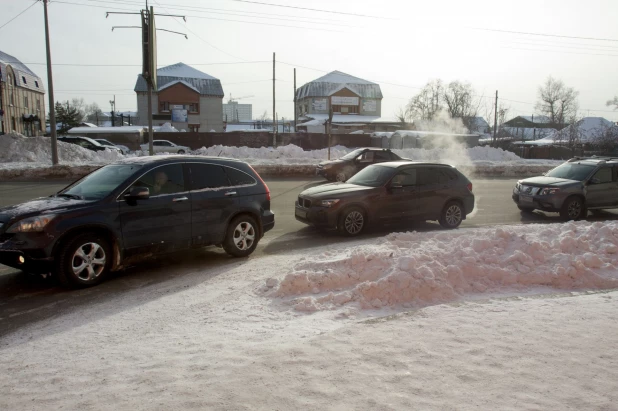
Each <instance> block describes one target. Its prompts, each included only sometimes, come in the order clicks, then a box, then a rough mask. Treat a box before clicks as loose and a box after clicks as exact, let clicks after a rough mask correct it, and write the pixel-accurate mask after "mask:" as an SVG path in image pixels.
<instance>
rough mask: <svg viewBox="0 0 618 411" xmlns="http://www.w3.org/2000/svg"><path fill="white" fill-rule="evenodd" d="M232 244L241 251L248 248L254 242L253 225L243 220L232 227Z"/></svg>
mask: <svg viewBox="0 0 618 411" xmlns="http://www.w3.org/2000/svg"><path fill="white" fill-rule="evenodd" d="M233 240H234V245H235V246H236V248H238V249H239V250H241V251H245V250H248V249H250V248H251V247H252V246H253V243H254V242H255V229H254V228H253V225H252V224H250V223H248V222H246V221H243V222H242V223H240V224H238V225H237V226H236V228H235V229H234V236H233Z"/></svg>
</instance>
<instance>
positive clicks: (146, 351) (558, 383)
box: [0, 222, 618, 410]
mask: <svg viewBox="0 0 618 411" xmlns="http://www.w3.org/2000/svg"><path fill="white" fill-rule="evenodd" d="M616 244H618V223H616V222H606V223H587V222H578V223H567V224H553V225H526V226H501V227H500V228H492V229H487V228H474V229H459V230H455V231H439V232H432V233H400V234H392V235H389V236H386V237H384V238H381V239H371V240H363V241H358V242H352V243H349V242H348V243H345V244H342V245H337V246H333V245H329V246H327V247H322V248H321V249H320V248H318V249H312V250H311V251H309V252H307V251H304V252H292V253H288V254H281V255H276V256H270V257H262V258H259V259H258V258H256V259H253V258H249V259H246V260H231V262H230V264H227V265H225V266H223V267H220V268H217V269H214V270H206V271H195V272H193V271H192V272H185V273H181V274H179V273H178V272H173V273H170V276H171V277H173V279H171V280H170V281H168V282H163V283H153V284H151V285H148V286H145V287H140V288H136V289H132V290H128V291H127V292H125V293H123V294H122V295H121V296H119V297H117V298H111V299H107V300H105V299H104V300H102V299H101V298H98V299H96V298H95V297H96V296H97V295H98V294H97V289H96V288H95V289H91V290H88V292H89V293H91V295H92V298H93V304H92V306H90V307H82V308H80V309H79V310H78V311H77V310H76V312H74V313H72V314H69V315H63V316H58V317H56V318H53V319H50V320H48V321H46V322H41V323H36V324H32V325H30V326H28V327H25V328H22V329H20V330H18V331H16V332H15V333H13V334H11V335H8V336H6V337H4V338H3V339H2V340H0V367H1V368H2V369H3V370H5V371H4V372H3V373H0V392H2V396H0V408H1V409H59V408H66V409H148V410H150V409H162V410H163V409H221V410H229V409H235V410H236V409H367V410H374V409H440V410H444V409H458V410H459V409H478V408H481V409H521V408H527V409H613V408H615V404H616V402H617V401H618V393H617V392H616V389H615V388H616V382H617V381H618V346H617V345H616V344H615V341H617V340H618V326H617V325H616V324H617V323H616V321H615V318H616V316H617V315H618V304H617V299H618V291H615V287H616V280H617V279H618V271H617V269H616V267H617V265H618V254H616ZM129 275H130V274H129ZM305 275H306V277H303V276H305ZM361 276H362V281H361ZM356 277H358V278H356ZM305 278H306V279H307V281H308V282H307V281H305ZM383 282H386V283H388V285H386V286H384V287H383V285H384V284H382V283H383ZM609 287H613V288H614V290H612V291H604V290H603V289H604V288H609ZM346 292H349V293H350V296H351V297H352V298H351V299H349V300H348V301H343V300H338V299H337V294H338V293H346ZM364 292H369V294H364ZM331 294H332V296H333V298H330V297H329V296H330V295H331ZM324 297H327V298H326V299H324V300H323V301H320V298H324ZM34 298H36V297H34ZM67 298H70V293H67ZM376 298H377V299H379V300H380V304H373V302H374V300H375V299H376ZM306 299H313V300H308V301H309V303H308V304H305V305H307V306H309V307H314V308H315V309H316V311H312V312H310V313H308V312H306V311H299V310H298V309H296V308H297V305H298V303H299V302H301V301H302V300H306ZM445 302H446V303H445ZM377 305H379V306H380V308H376V306H377ZM406 306H407V307H413V309H412V308H407V307H406ZM51 309H53V307H52V308H51ZM1 317H2V315H0V325H1V324H2V319H1Z"/></svg>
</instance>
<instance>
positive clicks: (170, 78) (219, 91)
mask: <svg viewBox="0 0 618 411" xmlns="http://www.w3.org/2000/svg"><path fill="white" fill-rule="evenodd" d="M178 81H183V83H184V84H185V85H189V86H190V87H192V88H193V89H195V90H197V91H198V92H199V93H200V94H201V95H207V96H216V97H223V87H222V86H221V81H219V80H218V79H216V78H214V77H212V76H210V75H208V74H206V73H203V72H201V71H199V70H196V69H194V68H193V67H190V66H187V65H186V64H184V63H177V64H173V65H171V66H167V67H162V68H160V69H158V70H157V85H158V86H159V89H162V88H165V86H166V85H167V84H168V83H176V82H178ZM135 91H137V92H146V91H148V85H147V84H146V80H144V78H143V77H142V75H141V74H140V75H138V76H137V82H136V83H135Z"/></svg>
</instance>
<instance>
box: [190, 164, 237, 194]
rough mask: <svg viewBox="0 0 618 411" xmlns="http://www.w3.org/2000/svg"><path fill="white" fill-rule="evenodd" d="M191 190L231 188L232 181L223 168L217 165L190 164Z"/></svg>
mask: <svg viewBox="0 0 618 411" xmlns="http://www.w3.org/2000/svg"><path fill="white" fill-rule="evenodd" d="M189 170H190V171H189V172H190V174H191V190H203V189H208V188H210V189H215V188H221V187H229V186H230V181H229V179H228V177H227V174H225V171H224V170H223V167H222V166H218V165H215V164H196V163H191V164H189Z"/></svg>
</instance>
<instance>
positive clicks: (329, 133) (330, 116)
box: [328, 104, 333, 160]
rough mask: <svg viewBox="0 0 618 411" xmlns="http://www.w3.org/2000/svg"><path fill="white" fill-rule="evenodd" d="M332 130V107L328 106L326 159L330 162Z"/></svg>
mask: <svg viewBox="0 0 618 411" xmlns="http://www.w3.org/2000/svg"><path fill="white" fill-rule="evenodd" d="M332 128H333V106H332V104H329V108H328V159H329V160H330V146H331V144H332V142H331V129H332Z"/></svg>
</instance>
